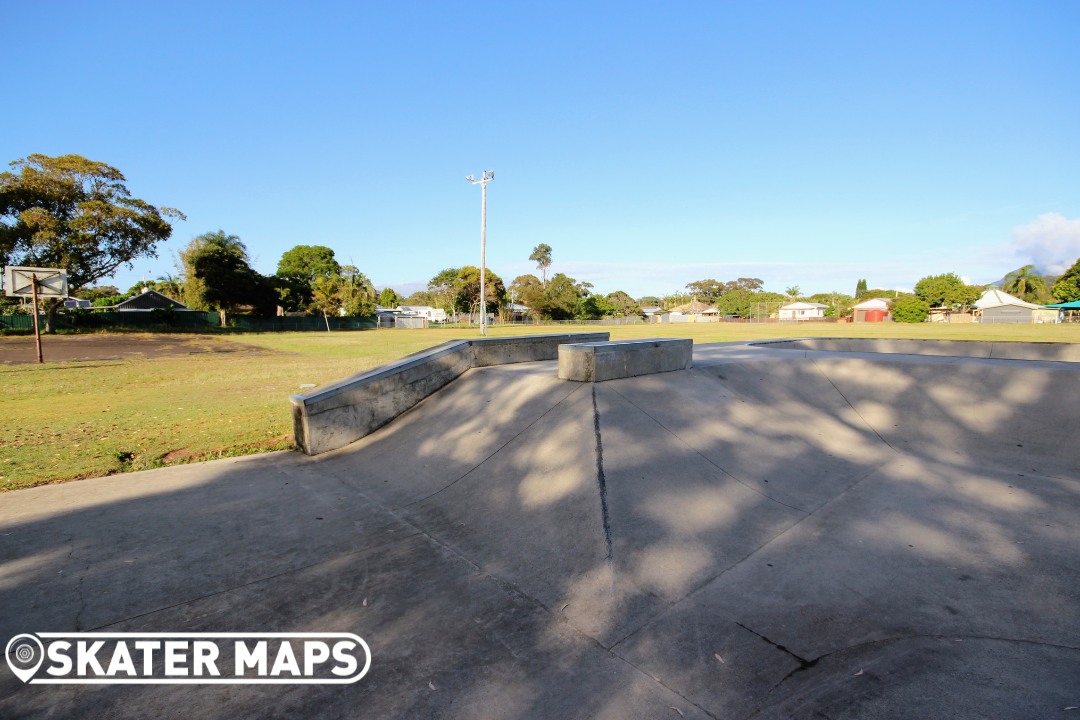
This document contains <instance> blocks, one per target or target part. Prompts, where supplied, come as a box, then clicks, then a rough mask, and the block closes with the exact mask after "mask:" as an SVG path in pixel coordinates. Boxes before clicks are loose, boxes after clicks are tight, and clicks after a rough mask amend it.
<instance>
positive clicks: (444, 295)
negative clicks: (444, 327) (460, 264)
mask: <svg viewBox="0 0 1080 720" xmlns="http://www.w3.org/2000/svg"><path fill="white" fill-rule="evenodd" d="M460 274H461V268H446V269H444V270H442V271H440V272H439V274H438V275H436V276H435V277H433V278H431V280H429V281H428V292H429V293H431V295H432V298H433V302H432V303H431V305H432V306H433V307H439V308H442V309H443V310H445V311H446V312H448V313H452V312H454V311H456V310H457V296H458V279H459V277H458V276H459V275H460Z"/></svg>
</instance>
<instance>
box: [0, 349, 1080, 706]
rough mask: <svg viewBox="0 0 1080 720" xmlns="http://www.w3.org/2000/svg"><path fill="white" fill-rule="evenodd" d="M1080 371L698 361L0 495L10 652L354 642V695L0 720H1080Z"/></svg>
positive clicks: (945, 363) (18, 696) (784, 358)
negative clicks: (88, 634)
mask: <svg viewBox="0 0 1080 720" xmlns="http://www.w3.org/2000/svg"><path fill="white" fill-rule="evenodd" d="M1078 407H1080V364H1077V363H1073V362H1047V361H1018V360H996V359H989V358H972V357H965V358H960V357H951V356H933V357H930V356H914V355H901V354H888V355H886V354H873V353H859V352H836V351H828V350H821V351H812V350H805V349H803V350H792V349H784V348H772V347H769V346H767V345H766V346H750V345H746V344H723V345H699V346H696V347H695V348H694V368H693V369H691V370H687V371H679V372H672V373H664V374H661V375H650V376H641V377H634V378H627V379H622V380H613V381H609V382H605V383H597V384H591V383H574V382H568V381H563V380H559V379H558V378H557V377H556V363H555V362H554V361H545V362H534V363H523V364H520V365H508V366H498V367H489V368H476V369H472V370H469V371H468V372H466V373H465V374H464V375H463V376H461V377H460V378H459V379H458V380H456V381H454V382H453V383H451V384H450V385H448V386H447V387H446V388H444V389H443V390H441V391H439V392H438V393H436V394H434V395H432V396H430V397H428V398H427V399H426V400H424V401H423V402H421V403H420V404H419V405H417V406H416V407H414V408H413V409H412V410H410V411H409V412H407V413H405V414H404V415H402V416H401V417H399V418H398V419H397V420H395V421H394V422H392V423H391V424H390V425H388V426H386V427H384V428H382V429H380V430H378V431H377V432H375V433H373V434H372V435H369V436H367V437H365V438H364V439H362V440H360V441H358V442H356V443H354V444H352V445H350V446H348V447H346V448H342V449H340V450H336V451H333V452H330V453H327V454H325V455H321V456H318V457H314V458H311V457H306V456H303V455H302V454H300V453H276V454H271V455H262V456H255V457H249V458H242V459H230V460H221V461H214V462H208V463H201V464H195V465H188V466H180V467H172V468H166V469H162V470H154V471H148V472H142V473H133V474H129V475H118V476H113V477H107V478H99V479H94V480H83V481H79V482H75V483H70V484H66V485H53V486H45V487H39V488H33V489H29V490H22V491H17V492H13V493H8V494H6V495H4V496H0V562H2V564H0V607H2V608H3V609H4V612H3V613H2V614H0V624H2V625H3V632H2V633H0V640H3V641H4V642H5V643H6V641H7V639H8V638H10V637H12V636H14V635H16V634H18V633H22V632H65V631H89V630H98V631H104V630H108V631H111V632H120V631H140V632H288V631H309V632H353V633H356V634H357V635H359V636H361V637H362V638H364V639H365V640H366V641H367V643H368V644H369V645H370V647H371V650H372V657H373V661H372V667H371V671H370V673H369V674H368V675H367V676H366V677H364V678H363V679H361V680H360V681H359V682H357V683H356V684H353V685H346V686H177V685H163V686H104V685H87V686H36V685H35V686H27V685H23V684H22V683H21V682H20V681H19V680H18V679H16V678H15V677H14V676H13V675H12V674H11V672H10V671H9V670H8V668H7V666H6V664H4V665H3V667H2V669H0V717H4V718H18V717H45V716H53V717H110V718H111V717H121V718H126V717H132V718H136V717H138V718H142V717H230V718H247V717H250V718H261V717H286V716H288V717H297V716H299V717H342V718H345V717H363V718H367V717H372V718H375V717H402V718H416V717H446V718H488V717H490V718H496V717H497V718H593V717H596V718H783V717H798V718H834V719H835V718H878V717H880V718H936V717H950V718H983V717H999V718H1030V717H1065V718H1068V717H1071V716H1072V715H1073V714H1074V713H1078V712H1080V710H1066V708H1070V707H1073V706H1080V532H1078V531H1077V528H1078V526H1080V449H1078V448H1080V443H1078V442H1077V437H1078V434H1080V420H1078V417H1080V415H1078V412H1077V409H1078Z"/></svg>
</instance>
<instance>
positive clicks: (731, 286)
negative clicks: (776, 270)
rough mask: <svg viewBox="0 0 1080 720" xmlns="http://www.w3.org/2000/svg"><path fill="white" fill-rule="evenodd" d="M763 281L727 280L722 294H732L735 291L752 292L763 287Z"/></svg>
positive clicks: (751, 279) (753, 279)
mask: <svg viewBox="0 0 1080 720" xmlns="http://www.w3.org/2000/svg"><path fill="white" fill-rule="evenodd" d="M764 285H765V281H764V280H762V279H761V278H742V277H741V278H739V279H738V280H729V281H728V282H726V283H724V292H734V291H735V290H748V291H750V292H754V291H756V290H760V289H761V288H762V287H764Z"/></svg>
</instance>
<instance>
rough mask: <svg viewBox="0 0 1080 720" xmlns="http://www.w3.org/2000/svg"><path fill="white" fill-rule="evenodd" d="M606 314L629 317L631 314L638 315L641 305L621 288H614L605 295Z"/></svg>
mask: <svg viewBox="0 0 1080 720" xmlns="http://www.w3.org/2000/svg"><path fill="white" fill-rule="evenodd" d="M605 300H607V304H608V307H609V308H610V309H609V310H608V312H607V314H608V315H614V316H615V317H630V316H631V315H640V314H641V306H640V305H638V304H637V301H636V300H634V298H632V297H630V296H629V295H627V294H626V293H624V292H623V291H622V290H616V291H615V292H613V293H608V295H607V297H606V298H605Z"/></svg>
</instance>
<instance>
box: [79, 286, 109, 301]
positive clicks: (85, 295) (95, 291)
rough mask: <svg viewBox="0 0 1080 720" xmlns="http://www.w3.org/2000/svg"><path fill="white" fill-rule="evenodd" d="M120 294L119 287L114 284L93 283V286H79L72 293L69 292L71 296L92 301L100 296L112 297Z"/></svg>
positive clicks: (100, 297)
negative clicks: (79, 287) (78, 288)
mask: <svg viewBox="0 0 1080 720" xmlns="http://www.w3.org/2000/svg"><path fill="white" fill-rule="evenodd" d="M119 294H120V288H118V287H116V286H115V285H95V286H94V287H88V288H81V289H80V290H77V291H75V292H73V293H70V295H71V296H72V297H77V298H79V299H80V300H89V301H90V302H91V303H93V302H94V301H95V300H100V299H102V298H112V297H116V296H117V295H119Z"/></svg>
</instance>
